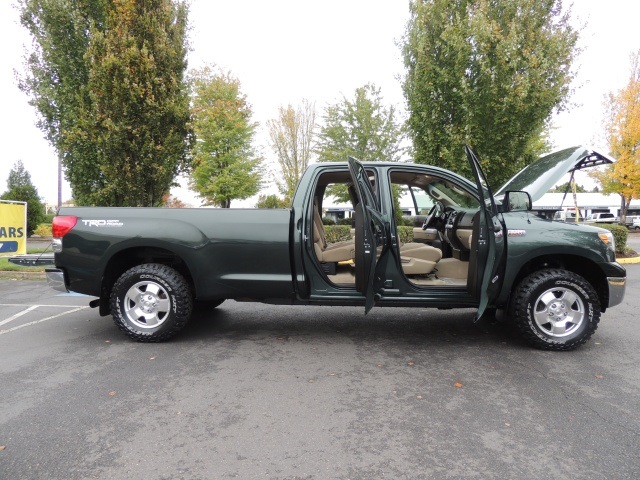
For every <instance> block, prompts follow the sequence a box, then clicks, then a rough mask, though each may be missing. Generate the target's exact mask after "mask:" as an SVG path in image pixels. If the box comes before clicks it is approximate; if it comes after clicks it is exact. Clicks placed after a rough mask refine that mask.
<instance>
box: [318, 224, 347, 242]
mask: <svg viewBox="0 0 640 480" xmlns="http://www.w3.org/2000/svg"><path fill="white" fill-rule="evenodd" d="M324 235H325V237H326V238H327V243H335V242H342V241H344V240H351V227H349V226H348V225H328V226H326V227H325V229H324Z"/></svg>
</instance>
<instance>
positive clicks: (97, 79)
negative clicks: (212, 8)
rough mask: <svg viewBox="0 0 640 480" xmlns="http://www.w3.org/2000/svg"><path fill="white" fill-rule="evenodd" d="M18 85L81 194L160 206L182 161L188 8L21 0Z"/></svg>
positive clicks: (117, 0)
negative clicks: (29, 47)
mask: <svg viewBox="0 0 640 480" xmlns="http://www.w3.org/2000/svg"><path fill="white" fill-rule="evenodd" d="M21 7H22V23H23V25H25V26H26V27H27V28H28V29H29V31H30V32H31V34H32V36H33V38H34V51H33V52H32V54H31V55H30V56H29V57H28V59H27V67H28V71H29V73H28V75H27V77H26V78H25V79H24V80H23V82H22V86H23V89H24V90H25V91H26V92H27V93H29V95H30V96H31V103H32V105H34V106H35V107H36V108H37V109H38V111H39V114H40V122H39V126H40V128H41V129H42V130H43V131H44V132H45V135H46V137H47V139H48V140H49V141H50V142H51V143H52V145H54V146H55V147H56V149H57V150H58V153H59V155H61V157H62V161H63V164H64V166H65V174H66V177H67V179H68V180H69V183H70V184H71V188H72V190H73V195H74V198H75V199H76V201H77V202H78V203H79V204H92V205H117V206H158V205H161V204H162V197H163V196H164V195H165V194H167V193H168V191H169V188H170V186H171V185H172V184H173V182H174V178H175V177H176V176H177V174H178V173H180V172H182V171H184V170H185V169H186V168H187V167H188V151H189V142H188V140H189V130H188V122H189V97H188V92H187V89H186V84H185V82H184V78H183V77H184V71H185V69H186V26H187V9H186V6H185V4H184V3H182V2H179V1H173V0H149V1H146V2H138V1H136V0H99V1H87V0H23V2H22V5H21Z"/></svg>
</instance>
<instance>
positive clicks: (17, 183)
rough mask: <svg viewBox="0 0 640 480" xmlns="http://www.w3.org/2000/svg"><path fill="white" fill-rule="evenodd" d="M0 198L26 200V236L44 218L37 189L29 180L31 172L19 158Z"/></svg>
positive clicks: (10, 172) (42, 206) (29, 234)
mask: <svg viewBox="0 0 640 480" xmlns="http://www.w3.org/2000/svg"><path fill="white" fill-rule="evenodd" d="M0 199H2V200H14V201H17V202H27V235H28V236H31V234H33V231H34V230H35V229H36V228H38V225H39V224H40V223H42V221H43V220H44V205H43V204H42V202H41V201H40V197H39V196H38V190H37V189H36V187H35V186H34V185H33V183H32V182H31V174H30V173H29V172H28V171H27V170H26V169H25V168H24V165H23V164H22V162H21V161H20V160H18V161H17V162H16V163H15V164H14V165H13V168H12V169H11V170H10V171H9V178H8V179H7V191H6V192H4V193H3V194H2V195H1V196H0Z"/></svg>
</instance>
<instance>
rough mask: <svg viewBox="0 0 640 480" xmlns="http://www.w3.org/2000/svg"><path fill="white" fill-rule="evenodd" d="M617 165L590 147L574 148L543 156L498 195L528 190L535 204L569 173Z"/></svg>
mask: <svg viewBox="0 0 640 480" xmlns="http://www.w3.org/2000/svg"><path fill="white" fill-rule="evenodd" d="M608 163H615V159H613V158H611V157H610V156H608V155H605V154H602V153H599V152H596V151H595V150H593V149H591V148H587V147H582V146H578V147H571V148H567V149H564V150H560V151H558V152H554V153H550V154H549V155H545V156H544V157H540V159H539V160H538V161H537V162H534V163H532V164H530V165H527V166H526V167H525V168H523V169H522V170H520V172H519V173H517V174H516V175H515V176H514V177H513V178H511V180H509V181H508V182H507V183H505V184H504V185H503V186H502V187H501V188H500V189H499V190H498V191H497V192H496V196H501V195H503V194H504V193H505V192H506V191H515V190H524V191H525V192H527V193H529V195H531V199H532V201H534V202H535V201H536V200H539V199H540V198H541V197H542V196H543V195H544V194H545V193H547V192H548V191H549V189H550V188H551V187H553V186H554V185H555V184H556V183H558V182H559V181H560V179H561V178H562V177H563V176H564V175H565V174H566V173H568V172H571V171H574V170H583V169H585V168H591V167H596V166H598V165H606V164H608Z"/></svg>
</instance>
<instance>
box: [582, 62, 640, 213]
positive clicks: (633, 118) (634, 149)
mask: <svg viewBox="0 0 640 480" xmlns="http://www.w3.org/2000/svg"><path fill="white" fill-rule="evenodd" d="M607 110H608V115H607V117H606V120H605V129H606V132H607V140H608V141H609V148H610V150H611V155H612V156H613V157H614V158H616V159H617V162H616V163H615V164H613V165H609V166H608V167H607V168H605V169H604V170H602V171H599V172H595V173H594V174H593V177H594V178H596V179H597V180H599V181H600V184H601V185H602V192H603V193H617V194H618V195H620V207H621V208H620V210H621V214H620V223H621V224H623V225H624V224H625V221H626V216H627V211H628V209H629V204H630V203H631V200H633V199H636V198H640V50H638V51H637V52H635V53H634V54H633V55H632V57H631V72H630V76H629V81H628V82H627V85H626V86H625V87H624V88H622V89H621V90H620V91H618V92H617V93H610V94H609V96H608V98H607Z"/></svg>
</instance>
